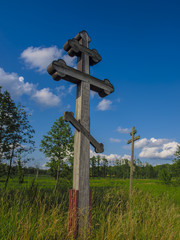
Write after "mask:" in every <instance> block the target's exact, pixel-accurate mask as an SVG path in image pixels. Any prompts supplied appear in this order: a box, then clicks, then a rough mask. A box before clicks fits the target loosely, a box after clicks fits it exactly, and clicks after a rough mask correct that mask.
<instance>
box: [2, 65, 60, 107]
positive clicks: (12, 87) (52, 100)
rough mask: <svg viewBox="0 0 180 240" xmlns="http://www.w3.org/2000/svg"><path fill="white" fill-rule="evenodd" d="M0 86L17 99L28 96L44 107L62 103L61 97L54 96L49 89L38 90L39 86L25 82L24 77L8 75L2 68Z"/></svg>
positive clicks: (13, 74)
mask: <svg viewBox="0 0 180 240" xmlns="http://www.w3.org/2000/svg"><path fill="white" fill-rule="evenodd" d="M0 86H2V87H3V90H7V91H8V92H10V94H11V95H12V96H13V97H15V98H16V97H20V96H22V95H28V96H29V97H30V98H32V99H34V100H35V101H36V102H38V103H39V104H40V105H42V106H44V107H53V106H57V105H58V104H59V103H60V98H59V96H57V95H55V94H53V93H52V92H51V90H50V89H49V88H43V89H41V90H38V89H37V85H35V84H33V83H29V82H25V81H24V77H23V76H18V74H17V73H7V72H5V71H4V70H3V69H2V68H0Z"/></svg>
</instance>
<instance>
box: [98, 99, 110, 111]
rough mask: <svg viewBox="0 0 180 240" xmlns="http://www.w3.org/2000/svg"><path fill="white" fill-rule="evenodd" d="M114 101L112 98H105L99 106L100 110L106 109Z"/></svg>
mask: <svg viewBox="0 0 180 240" xmlns="http://www.w3.org/2000/svg"><path fill="white" fill-rule="evenodd" d="M111 104H112V102H111V101H110V100H106V99H103V100H102V101H101V102H100V103H99V104H98V106H97V108H98V110H100V111H106V110H109V109H110V107H111Z"/></svg>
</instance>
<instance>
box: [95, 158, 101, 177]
mask: <svg viewBox="0 0 180 240" xmlns="http://www.w3.org/2000/svg"><path fill="white" fill-rule="evenodd" d="M96 159H97V176H98V177H100V161H101V157H100V156H99V155H97V158H96Z"/></svg>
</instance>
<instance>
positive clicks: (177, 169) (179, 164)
mask: <svg viewBox="0 0 180 240" xmlns="http://www.w3.org/2000/svg"><path fill="white" fill-rule="evenodd" d="M174 155H175V157H176V158H175V159H174V160H173V164H172V170H173V176H174V177H175V178H176V180H177V182H178V183H179V184H180V145H178V148H177V151H176V152H175V154H174Z"/></svg>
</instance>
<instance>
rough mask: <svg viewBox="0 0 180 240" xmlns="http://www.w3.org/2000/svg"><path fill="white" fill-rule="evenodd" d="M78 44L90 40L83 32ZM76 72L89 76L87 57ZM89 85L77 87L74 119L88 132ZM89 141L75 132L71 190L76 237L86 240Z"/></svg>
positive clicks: (77, 37)
mask: <svg viewBox="0 0 180 240" xmlns="http://www.w3.org/2000/svg"><path fill="white" fill-rule="evenodd" d="M75 38H76V39H77V40H78V41H79V43H80V44H81V45H83V46H85V47H87V48H88V46H89V42H90V38H89V36H88V34H87V32H85V31H83V32H81V33H79V34H78V35H77V36H76V37H75ZM77 70H79V71H82V72H84V73H87V74H89V56H88V55H87V54H86V53H81V56H80V57H78V58H77ZM89 114H90V84H89V83H86V82H83V81H81V82H80V83H79V84H78V85H77V96H76V119H77V120H80V122H81V124H82V125H83V126H84V127H85V128H86V129H87V130H88V131H90V116H89ZM89 158H90V149H89V140H88V138H87V137H86V136H84V135H83V134H82V133H81V131H77V130H75V137H74V166H73V189H75V190H78V191H79V198H78V236H80V239H88V230H89Z"/></svg>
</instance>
